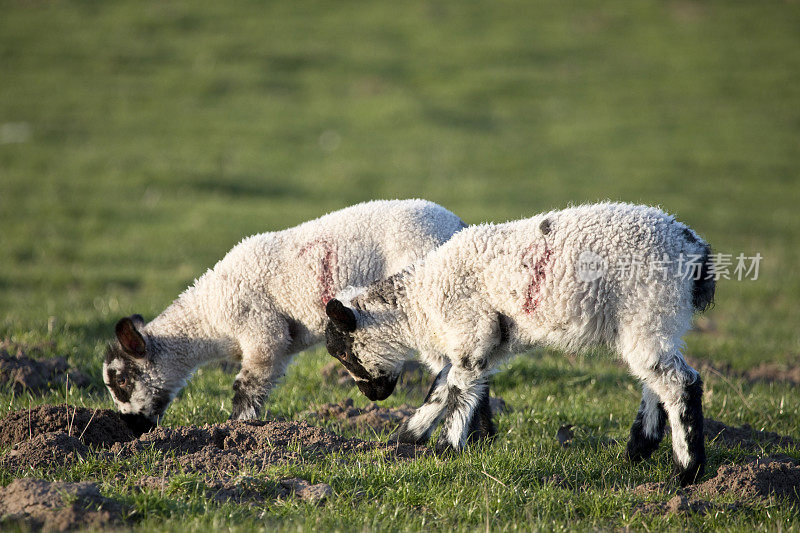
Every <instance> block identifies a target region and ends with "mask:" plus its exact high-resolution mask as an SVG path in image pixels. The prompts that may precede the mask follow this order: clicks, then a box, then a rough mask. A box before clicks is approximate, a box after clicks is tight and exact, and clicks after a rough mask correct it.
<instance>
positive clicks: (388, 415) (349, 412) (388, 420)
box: [306, 398, 414, 433]
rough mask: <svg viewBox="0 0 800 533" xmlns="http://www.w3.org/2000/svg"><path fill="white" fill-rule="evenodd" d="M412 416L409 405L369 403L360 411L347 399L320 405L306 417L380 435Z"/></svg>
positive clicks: (411, 408)
mask: <svg viewBox="0 0 800 533" xmlns="http://www.w3.org/2000/svg"><path fill="white" fill-rule="evenodd" d="M412 414H414V408H413V407H411V406H410V405H402V406H400V407H394V408H393V407H381V406H379V405H378V404H376V403H371V404H369V406H368V407H367V408H366V409H361V408H359V407H354V406H353V399H352V398H347V399H346V400H342V401H341V402H339V403H326V404H324V405H320V406H318V407H317V409H316V411H312V412H309V413H307V414H306V416H309V417H311V418H315V419H317V420H334V421H336V422H339V423H341V424H342V425H343V426H347V427H355V428H365V427H369V428H373V429H374V430H375V431H377V432H379V433H381V432H384V431H391V430H393V429H395V428H396V427H397V426H399V425H400V423H401V422H402V421H403V420H405V419H406V418H408V417H409V416H411V415H412Z"/></svg>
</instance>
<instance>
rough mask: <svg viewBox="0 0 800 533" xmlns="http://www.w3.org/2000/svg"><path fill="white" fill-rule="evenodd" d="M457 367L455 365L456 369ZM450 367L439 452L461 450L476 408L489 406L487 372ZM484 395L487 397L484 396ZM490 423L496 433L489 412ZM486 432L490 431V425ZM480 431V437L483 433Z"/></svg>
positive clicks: (438, 444) (471, 425)
mask: <svg viewBox="0 0 800 533" xmlns="http://www.w3.org/2000/svg"><path fill="white" fill-rule="evenodd" d="M454 370H455V369H454ZM458 370H459V371H451V373H450V379H448V383H447V400H446V401H445V403H446V406H447V407H446V410H445V414H444V422H443V423H442V432H441V433H440V434H439V438H438V440H437V442H436V451H437V452H440V453H442V452H447V451H461V450H462V449H463V448H464V446H465V445H466V444H467V440H468V438H469V436H470V433H471V432H472V430H473V428H475V425H474V424H473V418H475V415H476V411H477V410H478V408H479V406H480V405H481V403H485V404H486V405H487V407H488V396H489V383H488V376H487V375H484V373H483V372H481V371H477V370H466V369H458ZM484 397H485V398H486V399H485V400H484ZM478 418H479V420H480V418H481V417H480V416H479V417H478ZM489 424H490V425H491V430H492V431H491V432H492V433H493V428H494V424H492V422H491V413H490V414H489ZM486 433H487V435H488V433H490V430H489V428H487V429H486ZM481 436H482V435H480V432H479V433H478V437H481Z"/></svg>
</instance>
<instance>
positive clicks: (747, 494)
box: [692, 457, 800, 503]
mask: <svg viewBox="0 0 800 533" xmlns="http://www.w3.org/2000/svg"><path fill="white" fill-rule="evenodd" d="M692 493H701V494H707V495H721V494H736V495H738V496H740V497H741V498H743V499H745V500H762V501H767V500H769V499H770V498H771V497H778V498H782V499H786V500H788V501H790V502H791V503H800V465H798V464H797V463H795V462H794V461H792V460H791V459H790V458H787V457H765V458H762V459H758V460H756V461H753V462H751V463H747V464H744V465H725V466H721V467H719V470H717V475H716V476H714V477H713V478H712V479H709V480H708V481H706V482H705V483H701V484H700V485H696V486H694V487H692Z"/></svg>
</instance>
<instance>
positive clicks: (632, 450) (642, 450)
mask: <svg viewBox="0 0 800 533" xmlns="http://www.w3.org/2000/svg"><path fill="white" fill-rule="evenodd" d="M646 414H647V404H646V403H645V401H644V400H642V403H641V405H640V406H639V412H638V413H637V415H636V420H634V421H633V426H631V436H630V439H628V446H627V448H626V449H625V458H626V459H628V460H629V461H631V462H633V463H638V462H639V461H643V460H644V459H647V458H649V457H650V456H651V455H652V454H653V452H654V451H656V449H658V445H659V444H660V443H661V439H663V438H664V426H665V425H666V424H667V412H666V411H665V410H664V404H662V403H661V402H659V403H658V406H657V407H656V410H655V413H651V416H656V417H657V419H656V424H655V426H656V433H655V435H647V434H646V433H645V430H644V426H645V416H646Z"/></svg>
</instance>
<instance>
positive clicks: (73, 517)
mask: <svg viewBox="0 0 800 533" xmlns="http://www.w3.org/2000/svg"><path fill="white" fill-rule="evenodd" d="M122 513H123V508H122V506H121V505H120V504H119V503H117V502H116V501H114V500H111V499H109V498H105V497H103V496H102V495H100V491H99V490H98V488H97V485H95V484H94V483H89V482H87V481H83V482H80V483H66V482H54V483H51V482H49V481H43V480H41V479H16V480H14V481H12V482H11V484H10V485H8V486H7V487H5V488H2V489H0V516H2V519H0V520H1V521H0V523H2V524H7V525H10V524H14V523H16V524H19V525H22V526H23V527H25V526H27V527H29V528H31V529H42V528H43V529H46V530H48V531H66V530H69V529H75V528H100V527H104V526H109V525H113V524H118V523H119V522H121V520H122Z"/></svg>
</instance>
